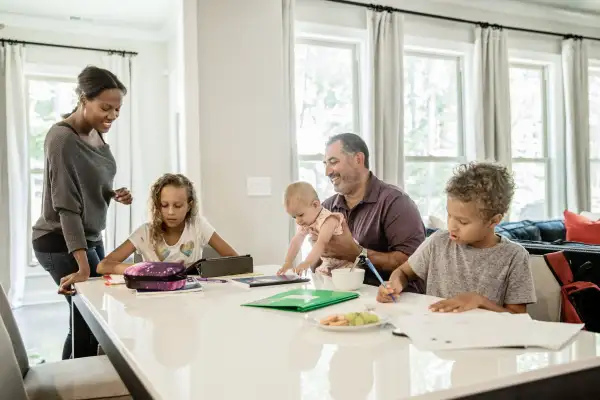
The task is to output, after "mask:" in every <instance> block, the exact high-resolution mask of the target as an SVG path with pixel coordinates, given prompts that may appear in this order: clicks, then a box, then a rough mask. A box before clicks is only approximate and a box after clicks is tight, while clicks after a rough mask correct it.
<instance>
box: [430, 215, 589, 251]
mask: <svg viewBox="0 0 600 400" xmlns="http://www.w3.org/2000/svg"><path fill="white" fill-rule="evenodd" d="M433 232H435V229H430V228H427V236H429V235H431V234H432V233H433ZM496 232H497V233H498V234H499V235H503V236H506V237H507V238H509V239H511V240H513V241H515V242H517V243H520V244H521V245H522V246H523V247H525V248H526V249H527V251H529V253H530V254H538V255H543V254H547V253H552V252H555V251H569V252H574V253H588V254H589V253H592V254H598V255H599V256H600V245H590V244H586V243H579V242H568V241H567V240H566V236H567V230H566V228H565V223H564V222H563V220H562V219H551V220H545V221H529V220H524V221H517V222H502V223H501V224H500V225H498V226H497V227H496Z"/></svg>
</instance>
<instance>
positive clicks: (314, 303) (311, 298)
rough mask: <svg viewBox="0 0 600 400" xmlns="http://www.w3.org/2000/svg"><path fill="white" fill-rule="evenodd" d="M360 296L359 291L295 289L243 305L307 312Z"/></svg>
mask: <svg viewBox="0 0 600 400" xmlns="http://www.w3.org/2000/svg"><path fill="white" fill-rule="evenodd" d="M358 296H359V295H358V293H355V292H335V291H332V290H312V289H294V290H289V291H287V292H283V293H279V294H276V295H275V296H271V297H267V298H265V299H261V300H257V301H253V302H251V303H246V304H242V305H243V306H247V307H265V308H273V309H276V310H283V311H296V312H307V311H312V310H316V309H319V308H323V307H327V306H330V305H333V304H337V303H341V302H344V301H348V300H352V299H356V298H357V297H358Z"/></svg>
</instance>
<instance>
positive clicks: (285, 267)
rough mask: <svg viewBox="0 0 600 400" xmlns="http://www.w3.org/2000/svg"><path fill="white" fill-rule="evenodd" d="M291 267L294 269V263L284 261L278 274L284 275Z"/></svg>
mask: <svg viewBox="0 0 600 400" xmlns="http://www.w3.org/2000/svg"><path fill="white" fill-rule="evenodd" d="M290 269H292V263H289V262H284V263H283V265H282V266H281V268H279V271H277V275H283V274H285V273H286V272H287V271H289V270H290Z"/></svg>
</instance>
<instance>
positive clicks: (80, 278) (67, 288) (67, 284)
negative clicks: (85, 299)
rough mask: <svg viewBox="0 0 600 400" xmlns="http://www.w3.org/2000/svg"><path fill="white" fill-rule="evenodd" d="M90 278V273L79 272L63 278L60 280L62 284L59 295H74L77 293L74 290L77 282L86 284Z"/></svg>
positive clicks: (59, 286)
mask: <svg viewBox="0 0 600 400" xmlns="http://www.w3.org/2000/svg"><path fill="white" fill-rule="evenodd" d="M89 278H90V274H89V272H88V273H87V274H86V273H85V272H81V271H77V272H74V273H72V274H69V275H67V276H64V277H62V279H61V280H60V284H59V285H58V293H59V294H67V295H72V294H74V293H75V289H74V288H73V284H74V283H77V282H85V281H87V280H88V279H89Z"/></svg>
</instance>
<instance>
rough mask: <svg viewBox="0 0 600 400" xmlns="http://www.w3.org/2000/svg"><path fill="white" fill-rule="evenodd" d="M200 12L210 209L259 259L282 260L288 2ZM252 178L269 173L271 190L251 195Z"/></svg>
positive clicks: (205, 184)
mask: <svg viewBox="0 0 600 400" xmlns="http://www.w3.org/2000/svg"><path fill="white" fill-rule="evenodd" d="M197 15H198V24H197V28H198V54H199V57H200V65H199V81H198V82H199V116H200V149H201V152H200V160H201V172H202V198H203V207H204V214H205V215H206V217H207V218H208V219H209V220H210V222H211V223H212V224H213V225H214V226H215V228H216V229H217V231H218V232H219V233H220V234H221V236H223V237H224V238H226V240H228V241H229V242H231V244H232V245H233V246H234V247H235V248H236V249H237V250H238V251H240V252H243V253H251V254H252V255H253V257H254V260H255V264H263V263H279V262H282V260H283V258H284V256H285V249H286V247H287V243H288V226H289V224H288V222H289V217H288V216H287V215H286V214H285V211H284V209H283V205H282V194H283V190H284V188H285V186H286V185H287V184H288V183H289V165H290V155H289V149H290V140H289V137H288V136H287V135H286V134H285V132H284V127H285V120H284V105H283V96H284V95H283V61H282V60H283V59H282V57H283V50H282V46H283V44H282V22H281V15H282V10H281V0H244V1H243V2H241V1H239V0H219V1H209V0H203V1H199V2H198V14H197ZM187 134H188V135H193V134H194V132H189V131H188V132H187ZM248 176H258V177H270V178H271V179H272V196H267V197H248V196H247V195H246V178H247V177H248Z"/></svg>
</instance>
